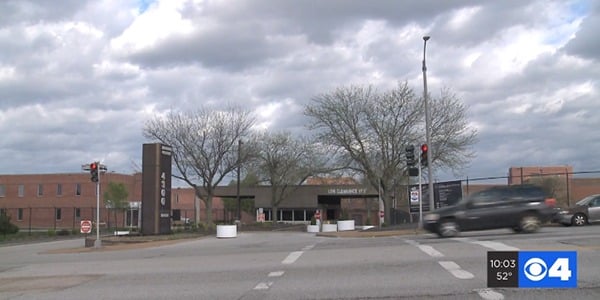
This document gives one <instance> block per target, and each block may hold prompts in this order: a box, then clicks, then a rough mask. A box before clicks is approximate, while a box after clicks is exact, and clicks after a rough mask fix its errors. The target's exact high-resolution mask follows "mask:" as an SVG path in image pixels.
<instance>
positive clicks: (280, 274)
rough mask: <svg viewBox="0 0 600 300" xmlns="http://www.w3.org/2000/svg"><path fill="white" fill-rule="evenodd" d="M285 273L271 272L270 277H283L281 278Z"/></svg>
mask: <svg viewBox="0 0 600 300" xmlns="http://www.w3.org/2000/svg"><path fill="white" fill-rule="evenodd" d="M284 273H285V272H284V271H276V272H271V273H269V277H281V276H283V274H284Z"/></svg>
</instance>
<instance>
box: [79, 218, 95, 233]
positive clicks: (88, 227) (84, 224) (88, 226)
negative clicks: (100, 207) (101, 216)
mask: <svg viewBox="0 0 600 300" xmlns="http://www.w3.org/2000/svg"><path fill="white" fill-rule="evenodd" d="M80 231H81V233H85V234H88V233H91V232H92V221H90V220H81V229H80Z"/></svg>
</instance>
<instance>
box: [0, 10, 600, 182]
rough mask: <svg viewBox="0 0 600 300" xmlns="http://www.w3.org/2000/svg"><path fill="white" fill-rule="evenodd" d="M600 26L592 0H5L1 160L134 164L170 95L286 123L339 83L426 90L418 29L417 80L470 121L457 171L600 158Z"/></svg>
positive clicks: (13, 163)
mask: <svg viewBox="0 0 600 300" xmlns="http://www.w3.org/2000/svg"><path fill="white" fill-rule="evenodd" d="M599 28H600V3H598V1H593V0H574V1H563V0H557V1H547V0H539V1H522V0H511V1H434V0H431V1H427V0H417V1H341V0H336V1H325V0H315V1H313V0H304V1H275V0H255V1H250V0H249V1H228V0H206V1H203V0H190V1H183V0H181V1H179V0H156V1H151V0H130V1H125V0H90V1H83V0H54V1H43V0H38V1H33V0H31V1H26V0H2V1H0V174H30V173H64V172H69V173H70V172H80V169H81V165H82V164H83V163H87V162H90V161H93V160H96V159H99V160H102V161H103V162H104V163H105V164H106V165H107V166H108V168H109V169H110V170H112V171H116V172H120V173H131V172H133V171H134V170H135V169H136V168H137V167H136V166H140V165H141V151H142V144H143V143H146V142H148V141H147V140H145V139H144V137H143V136H142V128H143V126H144V123H145V122H146V120H148V119H150V118H152V117H154V116H156V115H157V114H162V113H165V112H167V111H169V110H189V109H194V107H198V106H199V105H209V106H214V107H218V106H219V105H223V103H230V104H237V105H241V106H243V107H248V108H251V109H253V110H254V111H255V112H256V115H257V118H258V123H259V126H260V127H261V128H268V129H276V130H278V129H289V130H290V131H295V132H298V131H302V130H305V129H304V124H305V123H306V119H305V117H304V116H303V107H304V105H305V104H306V103H308V102H309V101H310V99H311V97H313V96H315V95H317V94H320V93H325V92H329V91H331V90H333V89H334V88H336V87H339V86H346V85H351V84H373V85H375V86H378V87H380V88H382V89H386V88H389V87H393V86H395V85H396V84H397V83H398V82H403V81H407V82H408V83H409V85H410V86H412V87H413V88H414V89H415V91H417V93H422V90H423V79H422V73H421V61H422V56H423V39H422V37H423V36H424V35H429V36H431V39H430V40H429V41H428V43H427V66H428V71H427V79H428V88H429V91H430V92H431V93H432V95H434V96H435V95H439V93H440V91H441V89H442V88H450V89H451V90H453V91H454V92H455V93H456V94H457V95H458V96H459V97H460V98H461V99H462V100H463V101H464V103H465V104H466V106H467V107H468V108H469V111H468V113H469V122H470V124H471V126H473V127H474V128H476V129H477V130H478V132H479V134H478V136H479V138H478V139H479V140H478V143H477V144H476V145H475V147H474V149H473V150H474V152H475V153H476V155H477V156H476V158H475V159H474V160H473V161H472V163H471V164H470V166H468V167H467V168H465V169H464V171H463V172H462V173H463V174H464V175H463V177H462V178H464V177H466V176H468V177H470V178H474V177H487V176H504V175H506V174H507V170H508V168H509V167H511V166H532V165H572V166H573V167H574V168H575V171H595V170H600V155H598V152H597V151H600V97H599V92H600V35H599V34H598V29H599ZM436 176H438V177H444V175H443V174H437V175H436ZM442 179H443V178H442Z"/></svg>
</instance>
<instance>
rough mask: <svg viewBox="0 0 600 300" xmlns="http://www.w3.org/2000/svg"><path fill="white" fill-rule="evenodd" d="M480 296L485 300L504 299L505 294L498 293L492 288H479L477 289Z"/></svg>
mask: <svg viewBox="0 0 600 300" xmlns="http://www.w3.org/2000/svg"><path fill="white" fill-rule="evenodd" d="M475 291H476V292H477V294H479V296H480V297H481V298H483V299H485V300H503V299H504V295H502V294H501V293H498V292H496V291H494V290H492V289H479V290H475Z"/></svg>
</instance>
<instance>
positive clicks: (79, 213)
mask: <svg viewBox="0 0 600 300" xmlns="http://www.w3.org/2000/svg"><path fill="white" fill-rule="evenodd" d="M75 218H76V219H79V218H81V208H79V207H76V208H75Z"/></svg>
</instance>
